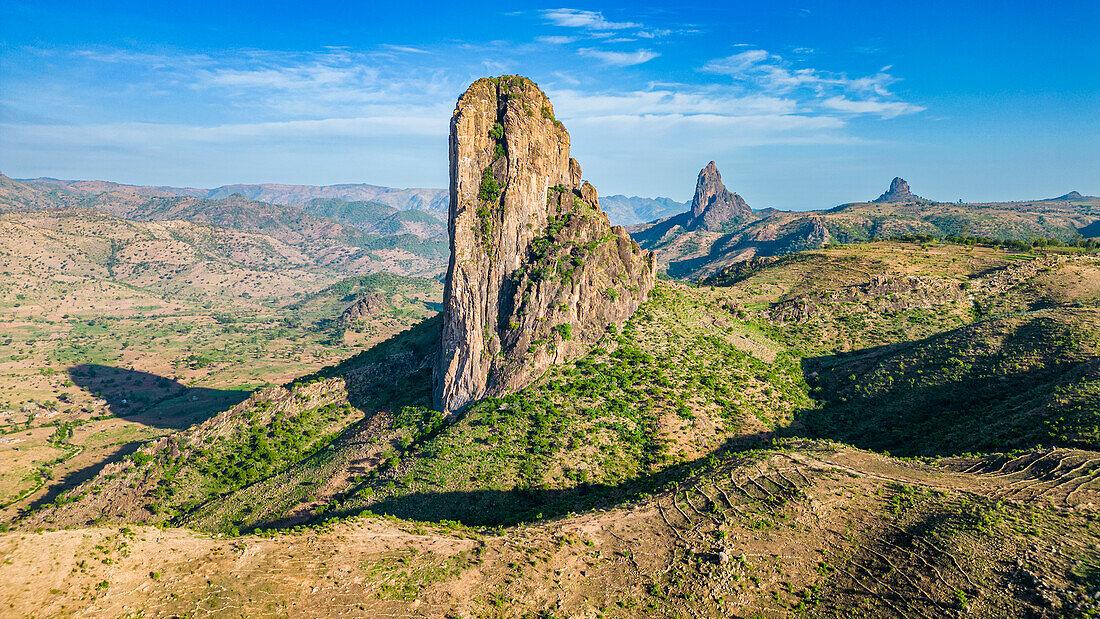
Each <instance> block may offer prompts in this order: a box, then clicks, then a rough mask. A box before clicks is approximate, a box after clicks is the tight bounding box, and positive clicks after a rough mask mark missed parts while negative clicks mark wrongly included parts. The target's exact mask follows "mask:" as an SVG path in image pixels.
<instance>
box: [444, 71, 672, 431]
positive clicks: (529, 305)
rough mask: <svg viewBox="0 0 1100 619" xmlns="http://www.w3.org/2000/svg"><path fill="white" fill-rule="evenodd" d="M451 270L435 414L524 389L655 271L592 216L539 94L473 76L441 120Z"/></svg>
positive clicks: (531, 87) (598, 330) (625, 311)
mask: <svg viewBox="0 0 1100 619" xmlns="http://www.w3.org/2000/svg"><path fill="white" fill-rule="evenodd" d="M450 176H451V181H450V199H451V204H450V217H449V223H448V225H449V229H450V235H451V260H450V265H449V267H448V270H447V283H446V286H445V288H444V298H443V337H442V344H441V349H440V354H439V359H438V362H437V365H436V368H435V376H434V381H435V385H434V400H435V406H436V408H437V409H439V410H441V411H446V412H451V411H456V410H459V409H461V408H463V407H464V406H466V405H467V404H469V403H471V402H473V401H474V400H477V399H479V398H482V397H486V396H493V395H500V394H502V393H505V392H508V391H512V390H515V389H518V388H521V387H523V386H524V385H526V384H527V383H529V382H530V381H531V380H533V379H534V378H536V377H537V376H539V375H540V374H541V373H542V372H543V371H544V370H545V369H546V368H547V367H548V366H549V365H551V364H552V363H555V362H558V361H563V360H566V359H569V358H571V357H573V356H575V355H577V354H579V353H580V352H582V351H583V350H584V348H585V345H586V344H589V343H592V342H595V341H597V340H598V339H599V338H600V337H601V336H602V335H603V334H604V332H605V331H606V329H607V326H608V325H609V324H610V323H613V322H620V321H623V320H625V319H627V318H629V317H630V315H631V314H633V312H634V310H635V309H637V307H638V305H639V304H641V303H642V301H644V300H645V298H646V296H647V295H648V293H649V291H650V290H651V289H652V288H653V285H654V280H655V277H656V263H655V262H654V258H653V254H652V253H651V252H645V251H642V250H641V249H640V248H639V247H638V244H637V243H635V242H634V241H633V240H632V239H631V238H630V236H629V235H627V233H626V232H625V231H624V230H623V229H622V228H621V227H619V226H612V225H610V223H609V222H608V220H607V215H605V214H604V212H603V211H602V210H600V206H599V200H598V198H597V195H596V189H595V188H594V187H593V186H592V185H590V184H588V183H587V182H585V181H582V180H581V168H580V165H579V164H578V163H577V162H576V161H575V160H573V159H571V158H570V157H569V133H568V132H567V131H566V130H565V127H564V126H563V125H562V124H561V123H560V122H558V121H557V120H556V119H555V118H554V108H553V106H552V105H551V104H550V100H549V99H548V98H547V97H546V95H545V94H543V92H542V91H541V90H539V88H538V86H536V85H535V84H534V83H533V82H531V81H530V80H529V79H527V78H524V77H519V76H503V77H500V78H493V79H489V78H482V79H479V80H478V81H476V82H474V83H473V84H472V85H471V86H470V87H469V89H467V91H466V92H465V94H463V95H462V96H461V97H460V98H459V100H458V105H457V106H456V107H455V111H454V115H453V116H452V117H451V134H450Z"/></svg>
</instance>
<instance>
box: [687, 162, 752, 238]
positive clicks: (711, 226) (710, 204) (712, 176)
mask: <svg viewBox="0 0 1100 619" xmlns="http://www.w3.org/2000/svg"><path fill="white" fill-rule="evenodd" d="M750 217H752V209H750V208H749V205H748V204H746V203H745V200H744V199H743V198H742V197H741V196H739V195H737V194H735V193H733V192H731V191H730V190H728V189H726V186H725V185H724V184H723V183H722V175H721V174H720V173H719V172H718V166H716V165H714V162H713V161H711V162H710V163H708V164H707V167H705V168H703V169H702V170H700V171H699V179H698V180H697V181H696V182H695V197H694V198H693V199H692V201H691V218H690V219H689V220H688V225H687V228H688V229H689V230H695V229H698V228H704V229H706V230H715V229H718V228H721V227H723V226H725V225H726V224H727V223H729V222H737V221H744V220H745V219H748V218H750Z"/></svg>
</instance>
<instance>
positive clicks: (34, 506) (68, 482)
mask: <svg viewBox="0 0 1100 619" xmlns="http://www.w3.org/2000/svg"><path fill="white" fill-rule="evenodd" d="M144 444H145V441H130V442H129V443H126V444H124V445H120V446H119V447H118V449H115V450H114V451H113V452H111V454H110V455H108V456H107V457H105V458H103V459H102V460H100V461H99V462H96V463H95V464H92V465H89V466H86V467H84V468H82V469H78V470H76V471H73V472H71V473H69V474H68V475H66V476H65V478H64V479H62V480H61V481H60V482H59V483H56V484H53V485H51V486H49V489H48V490H47V491H46V493H45V494H43V495H42V496H40V497H38V498H37V499H35V500H34V501H33V502H31V503H30V504H29V505H27V506H26V507H23V508H20V512H21V513H23V514H28V513H32V512H35V511H37V510H38V509H40V508H42V507H44V506H46V505H49V504H50V503H53V501H54V499H56V498H57V497H58V496H59V495H61V493H62V492H65V491H66V490H71V489H73V488H75V487H77V486H79V485H80V484H82V483H84V482H86V481H88V480H89V479H92V478H94V477H95V476H96V475H99V472H100V471H102V470H103V469H104V468H105V467H106V466H107V465H109V464H114V463H115V462H120V461H122V459H123V458H125V457H126V456H128V455H130V454H132V453H134V452H135V451H137V449H138V447H141V446H142V445H144Z"/></svg>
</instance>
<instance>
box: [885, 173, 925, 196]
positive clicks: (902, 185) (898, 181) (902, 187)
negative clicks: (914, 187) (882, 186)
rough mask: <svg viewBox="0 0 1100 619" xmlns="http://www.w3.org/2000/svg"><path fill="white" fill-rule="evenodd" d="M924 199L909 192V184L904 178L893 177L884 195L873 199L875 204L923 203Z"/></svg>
mask: <svg viewBox="0 0 1100 619" xmlns="http://www.w3.org/2000/svg"><path fill="white" fill-rule="evenodd" d="M923 201H925V200H924V198H922V197H920V196H918V195H915V194H913V193H912V192H911V191H909V183H907V182H905V179H904V178H901V177H900V176H895V177H894V180H892V181H890V188H889V189H887V190H886V193H884V194H882V195H881V196H879V197H878V198H876V199H875V202H923Z"/></svg>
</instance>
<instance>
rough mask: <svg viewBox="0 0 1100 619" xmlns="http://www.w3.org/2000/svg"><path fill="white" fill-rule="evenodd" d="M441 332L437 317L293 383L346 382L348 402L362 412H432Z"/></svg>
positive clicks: (439, 317) (439, 321) (441, 323)
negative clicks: (417, 409)
mask: <svg viewBox="0 0 1100 619" xmlns="http://www.w3.org/2000/svg"><path fill="white" fill-rule="evenodd" d="M442 332H443V316H442V315H440V314H436V315H435V316H432V317H430V318H426V319H424V320H422V321H420V322H418V323H417V324H415V325H413V326H412V327H410V328H408V329H406V330H404V331H402V332H400V333H398V334H396V335H394V336H392V337H390V338H389V339H387V340H384V341H382V342H379V343H378V344H375V345H374V346H372V347H370V348H369V349H367V350H364V351H363V352H361V353H359V354H357V355H355V356H354V357H350V358H348V359H345V360H344V361H341V362H340V363H337V364H335V365H331V366H328V367H325V368H322V369H320V370H318V371H317V372H314V373H313V374H309V375H306V376H302V377H300V378H298V379H297V380H296V381H294V382H296V383H308V382H310V381H313V380H319V379H325V378H337V377H338V378H343V379H344V381H345V383H346V385H347V390H348V402H349V403H351V405H352V406H354V407H356V408H358V409H360V410H362V411H371V412H373V411H380V410H385V411H394V410H397V409H400V408H401V407H403V406H424V407H427V408H430V407H431V406H432V388H431V380H432V370H431V365H432V361H433V360H434V358H435V355H436V353H437V351H438V350H439V340H440V337H441V335H442ZM289 386H290V385H287V387H289Z"/></svg>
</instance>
